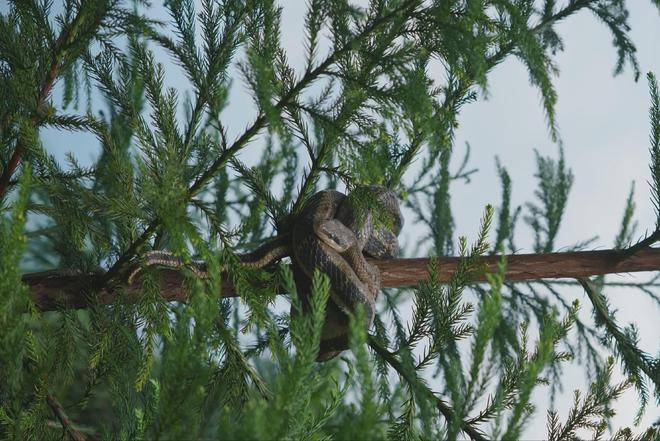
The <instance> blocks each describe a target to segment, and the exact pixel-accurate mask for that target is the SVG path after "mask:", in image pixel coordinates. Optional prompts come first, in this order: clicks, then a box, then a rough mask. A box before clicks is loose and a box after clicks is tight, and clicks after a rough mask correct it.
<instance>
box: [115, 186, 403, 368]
mask: <svg viewBox="0 0 660 441" xmlns="http://www.w3.org/2000/svg"><path fill="white" fill-rule="evenodd" d="M367 189H368V191H369V192H370V193H371V195H372V196H375V199H376V200H377V201H378V204H379V207H380V208H381V210H384V211H386V212H387V213H382V212H376V211H375V210H365V212H361V213H355V212H354V209H353V208H352V204H351V203H350V201H349V197H347V196H346V195H344V194H342V193H340V192H338V191H334V190H324V191H320V192H318V193H316V194H315V195H314V196H312V197H311V198H310V199H309V201H308V202H307V204H306V205H305V207H304V208H303V210H302V213H301V214H300V216H298V218H297V219H296V220H295V222H294V226H293V232H292V234H291V235H286V236H279V237H277V238H275V239H274V240H272V241H270V242H267V243H266V244H264V245H262V246H261V247H259V248H258V249H257V250H256V251H254V252H252V253H248V254H243V255H240V256H239V257H240V260H241V262H242V264H243V265H245V266H249V267H256V268H261V267H265V266H267V265H269V264H271V263H273V262H275V261H277V260H279V259H281V258H282V257H285V256H291V259H292V261H293V267H294V276H295V279H296V287H297V290H298V293H299V295H300V297H301V300H302V303H303V309H306V308H308V307H309V302H308V299H309V296H310V295H311V286H312V278H313V275H314V270H315V269H319V270H320V271H321V272H323V273H324V274H326V275H327V276H328V277H329V279H330V288H331V291H330V299H331V300H330V302H329V303H328V306H327V309H326V321H325V323H324V326H323V331H322V335H321V344H320V350H319V355H318V358H317V360H318V361H326V360H329V359H331V358H334V357H336V356H337V355H338V354H339V353H341V352H342V351H343V350H345V349H347V348H348V316H347V313H350V312H353V311H355V310H356V308H357V307H358V305H363V307H364V312H365V319H366V320H365V326H366V327H367V328H369V327H371V325H372V323H373V319H374V315H375V301H376V296H377V295H378V292H379V290H380V273H379V271H378V268H377V267H376V266H374V265H372V264H370V263H369V262H368V261H367V260H366V258H365V257H367V256H368V257H371V258H375V259H387V258H391V257H394V256H395V255H396V254H397V252H398V250H399V244H398V241H397V236H398V234H399V232H400V231H401V228H402V227H403V216H402V215H401V211H400V209H399V202H398V200H397V198H396V195H395V194H394V193H393V192H392V191H390V190H388V189H386V188H385V187H381V186H375V185H373V186H369V187H367ZM383 216H386V217H387V216H389V217H390V218H391V221H392V222H391V223H390V224H389V225H388V223H387V222H383V221H381V222H379V219H380V218H382V217H383ZM145 258H146V261H145V264H146V265H147V266H149V265H160V266H165V267H170V268H181V267H182V266H184V263H183V262H182V261H181V260H180V259H179V258H177V257H175V256H174V255H172V254H171V253H169V252H167V251H151V252H149V253H147V254H146V256H145ZM205 266H206V265H205V263H204V262H200V261H195V262H193V263H192V265H188V267H189V268H191V269H192V270H193V271H194V272H195V273H196V274H197V275H198V276H200V277H207V276H208V274H207V273H206V271H205ZM141 267H142V266H138V267H136V268H135V269H134V270H133V271H132V272H131V273H130V274H129V276H128V282H129V283H131V282H132V281H133V279H134V277H135V276H136V274H138V273H139V272H140V271H141ZM291 313H292V314H295V312H294V310H293V309H292V311H291Z"/></svg>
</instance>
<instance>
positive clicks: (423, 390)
mask: <svg viewBox="0 0 660 441" xmlns="http://www.w3.org/2000/svg"><path fill="white" fill-rule="evenodd" d="M369 346H371V348H372V349H373V350H374V351H376V353H377V354H378V355H380V356H381V357H382V358H383V360H385V361H386V362H387V364H389V365H390V366H391V367H392V368H393V369H394V370H395V371H397V373H398V374H399V375H400V376H401V377H402V378H403V379H404V380H405V381H406V382H407V383H408V384H410V386H411V387H412V389H413V390H414V391H415V392H416V393H419V394H424V395H425V396H426V398H428V399H430V400H431V401H433V402H434V403H435V406H436V407H437V409H438V411H440V413H441V414H442V415H443V416H444V417H445V418H446V419H447V422H451V421H452V420H453V418H454V409H452V408H451V406H449V405H448V404H447V403H445V402H444V401H443V400H442V399H441V398H440V397H438V396H437V395H436V394H434V393H433V391H431V390H430V389H429V388H428V387H426V386H425V385H424V384H423V383H422V382H421V381H420V380H419V378H417V375H416V374H414V373H413V374H412V375H411V373H410V371H409V369H406V368H405V367H404V366H403V364H401V362H400V361H399V360H398V359H397V358H396V356H395V355H394V354H392V353H391V352H390V351H388V350H387V349H385V348H383V347H382V346H381V345H380V344H378V342H377V341H376V340H375V339H374V338H369ZM461 430H463V432H465V433H466V434H467V435H468V436H469V437H470V438H471V439H472V440H474V441H486V440H487V439H488V438H487V437H486V435H485V434H484V433H483V432H482V431H481V430H479V429H477V428H476V427H475V426H474V425H473V424H470V423H469V422H466V421H462V422H461Z"/></svg>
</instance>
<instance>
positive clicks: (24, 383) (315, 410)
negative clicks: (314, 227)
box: [0, 0, 660, 440]
mask: <svg viewBox="0 0 660 441" xmlns="http://www.w3.org/2000/svg"><path fill="white" fill-rule="evenodd" d="M654 3H655V4H657V1H654ZM659 6H660V5H659ZM165 9H166V11H167V14H166V15H165V16H163V17H161V18H153V16H154V15H153V11H154V10H158V8H157V7H156V6H155V5H151V4H150V3H149V2H145V1H135V2H127V1H120V0H87V1H77V0H65V1H64V2H62V3H56V4H55V3H53V2H51V1H48V0H44V1H38V0H26V1H11V2H9V5H8V6H7V7H6V8H5V7H3V8H2V11H1V12H0V84H1V87H0V94H1V96H0V98H1V99H0V139H1V150H0V166H1V173H0V210H1V212H0V438H2V439H17V440H19V439H20V440H22V439H35V440H48V439H53V440H54V439H74V440H82V439H99V440H140V439H144V440H152V439H154V440H155V439H181V440H183V439H222V440H224V439H319V440H320V439H389V440H417V439H465V438H469V439H473V440H485V439H518V438H520V437H522V436H524V434H525V428H526V424H527V423H528V422H529V421H530V418H531V416H532V415H533V414H535V413H538V412H546V411H547V412H548V413H547V418H548V423H547V429H548V432H547V434H546V436H547V437H548V438H550V439H553V440H560V439H575V438H576V437H593V438H596V439H604V438H610V437H614V438H615V439H657V438H655V437H657V436H658V428H657V426H655V427H649V428H642V427H632V425H633V423H635V421H631V422H630V423H631V427H632V428H627V427H623V428H613V427H610V426H608V423H609V422H610V419H611V417H612V416H613V415H614V413H615V409H616V399H617V398H618V397H619V396H620V395H621V393H622V392H623V391H624V390H626V389H628V388H634V389H635V390H636V391H637V394H638V397H639V403H640V406H639V412H638V419H639V418H641V417H642V415H643V414H644V411H645V409H646V407H647V406H648V404H649V403H653V402H655V403H658V400H660V362H659V361H658V359H657V358H655V357H654V355H652V354H648V353H645V352H644V351H642V350H641V349H640V348H639V347H638V344H637V342H638V335H637V330H636V328H635V326H634V324H631V325H626V324H623V323H621V322H620V321H619V320H618V319H617V316H616V314H615V311H613V310H612V308H611V307H610V306H609V304H608V299H607V291H608V288H609V287H610V286H611V285H613V283H612V282H610V281H609V280H608V278H606V277H598V278H592V279H582V280H578V281H571V280H563V281H543V280H539V281H535V282H531V283H530V282H525V283H511V282H507V280H506V279H505V277H504V274H505V268H506V263H507V262H506V259H504V258H503V259H502V260H501V263H500V265H499V268H498V271H496V272H495V273H493V274H489V275H488V282H487V283H484V284H473V283H471V276H472V275H474V274H475V273H476V272H478V271H480V266H479V264H478V262H479V259H478V258H479V257H480V256H482V255H486V254H489V253H490V254H492V253H496V252H497V253H500V252H505V251H511V252H515V251H516V250H517V247H516V245H514V240H515V237H514V231H515V227H516V225H518V224H519V223H520V222H521V221H523V222H526V223H527V224H528V225H529V226H530V227H531V228H532V229H533V231H534V232H535V236H534V237H535V239H534V243H533V244H527V245H528V247H530V248H533V249H534V250H535V251H536V252H551V251H555V250H556V249H557V248H558V247H559V244H558V241H557V234H558V231H559V230H560V227H561V225H562V223H564V222H570V219H564V211H565V207H566V203H567V200H568V197H569V195H570V190H571V186H572V183H573V174H572V172H571V170H570V168H569V165H568V164H567V163H566V162H565V160H564V156H563V150H561V149H560V150H559V155H558V158H557V159H555V158H552V157H545V156H542V155H541V154H540V153H537V154H536V158H537V172H536V177H537V179H538V190H537V191H536V193H535V197H536V199H535V200H534V201H531V202H529V203H528V204H527V205H525V206H523V207H514V206H512V202H511V193H512V191H513V188H514V186H513V184H512V182H511V179H510V177H509V174H508V172H507V169H506V164H499V163H498V164H497V167H498V171H499V176H500V177H501V185H502V196H503V197H502V201H501V203H500V204H499V206H498V207H497V208H493V207H491V206H487V207H486V208H485V209H484V215H483V218H482V220H481V223H480V228H479V231H477V232H476V234H475V239H474V240H472V241H470V240H468V239H466V238H465V237H460V238H458V239H457V238H456V237H455V233H456V232H461V233H463V232H464V231H462V228H461V226H460V225H456V224H455V222H454V218H453V216H452V204H451V186H452V183H453V182H455V181H456V180H467V181H469V177H470V175H471V174H472V173H473V172H474V170H471V169H470V166H469V155H467V156H466V157H465V160H464V161H463V164H462V166H461V167H460V168H459V169H458V170H453V169H451V168H450V164H451V162H450V159H451V158H452V154H453V141H454V131H455V129H456V127H457V124H458V120H459V114H460V110H461V108H462V107H463V106H464V105H465V104H466V103H469V102H473V101H475V100H476V99H477V98H478V94H479V93H480V92H483V91H486V90H487V87H488V76H489V73H490V72H491V71H492V69H493V68H494V67H495V66H497V65H498V64H499V63H501V62H502V61H503V60H505V59H506V58H509V57H515V58H517V59H518V60H520V62H522V63H523V64H524V65H525V66H526V68H527V70H528V72H529V78H530V81H531V83H532V84H533V85H534V86H535V87H537V88H538V90H539V93H540V96H541V106H542V108H543V110H544V112H545V117H546V120H547V126H548V130H549V136H550V138H551V139H553V140H555V141H556V140H558V139H559V138H558V137H559V128H558V127H557V124H556V113H555V104H556V101H557V94H556V91H555V89H554V86H553V76H554V75H555V73H556V69H555V64H554V57H555V56H556V54H557V52H559V51H561V50H562V49H563V45H564V43H563V41H562V38H561V36H560V35H559V34H558V33H557V31H556V26H557V24H558V23H560V22H562V21H564V20H565V19H567V18H569V17H571V16H573V15H576V14H591V15H594V16H595V17H596V18H597V19H598V20H599V21H600V22H602V23H603V24H604V25H605V26H606V27H607V29H608V30H609V31H610V32H611V35H612V42H613V46H614V49H615V51H616V54H617V62H616V65H615V68H614V70H615V73H620V72H622V71H624V69H629V70H631V71H632V74H633V75H634V76H635V78H636V77H638V76H639V75H640V72H639V67H638V64H637V61H636V57H635V46H634V44H633V42H632V41H631V39H630V37H629V30H630V29H629V25H628V12H627V9H626V2H625V1H624V0H567V1H561V2H560V1H555V0H543V1H533V0H437V1H433V0H431V1H422V0H371V1H369V2H366V1H365V2H350V1H348V0H309V1H307V2H306V3H305V10H304V21H305V22H304V30H305V32H304V36H302V42H301V44H300V46H299V47H298V48H297V49H296V50H297V51H298V52H297V53H296V54H295V56H296V57H297V56H298V55H299V54H304V56H303V58H302V59H303V60H304V64H303V65H302V66H298V65H294V63H292V62H291V61H290V59H291V58H293V57H292V55H294V54H292V53H290V52H287V50H285V49H284V47H283V45H282V37H281V33H282V26H283V25H282V20H283V17H282V8H281V7H280V6H279V5H278V3H277V2H275V1H274V0H215V1H213V0H201V1H199V2H193V1H191V0H172V1H168V2H166V3H165ZM180 73H183V74H184V75H185V79H186V82H185V84H184V83H179V84H178V86H179V88H173V87H170V85H171V84H173V82H172V77H173V76H174V75H178V74H180ZM648 83H649V85H650V100H651V110H650V119H651V125H650V126H651V129H650V131H651V137H650V156H651V158H650V169H651V178H650V179H649V182H650V186H651V203H653V204H654V205H655V208H656V211H657V212H658V219H659V220H658V222H657V224H656V225H652V226H649V229H650V230H651V231H653V232H652V233H651V234H649V235H648V236H647V237H646V238H644V239H642V240H640V241H639V242H637V243H634V241H635V239H636V237H637V236H636V233H635V225H636V224H635V222H634V220H633V219H634V208H635V207H634V204H633V202H632V201H633V199H632V191H631V197H630V198H629V199H628V201H627V204H626V209H625V213H624V217H623V220H622V225H621V230H620V233H619V235H618V236H617V238H616V243H615V244H614V245H615V247H616V248H618V249H621V250H622V253H623V254H626V253H627V254H629V255H631V254H633V253H634V252H636V251H639V250H640V249H642V248H646V247H648V246H650V245H652V244H653V243H655V242H656V241H657V240H658V239H659V238H660V232H659V231H660V230H659V226H660V208H659V207H658V205H659V200H660V196H659V195H660V94H659V92H658V85H657V81H656V79H655V77H654V76H653V75H652V74H649V75H648ZM237 89H241V90H243V91H247V93H249V96H250V97H251V99H252V101H251V102H245V101H240V100H241V99H242V98H240V94H237V92H236V91H237ZM237 95H238V96H239V98H238V99H239V101H238V102H237V101H236V99H237V98H236V96H237ZM239 108H240V109H241V110H242V111H244V112H252V113H251V115H252V116H251V119H250V122H249V124H248V125H247V127H231V126H230V125H229V123H228V120H229V119H230V118H228V113H229V112H235V111H236V109H239ZM45 129H50V130H52V129H57V130H59V131H61V132H63V133H71V135H70V137H69V138H67V139H71V140H72V141H71V146H70V148H71V150H72V151H73V152H74V153H73V154H70V155H69V156H68V157H67V158H66V160H64V161H63V160H61V159H59V158H58V157H56V156H55V153H56V150H57V149H49V148H46V147H45V145H44V143H43V139H44V138H43V131H44V130H45ZM94 145H96V146H98V148H97V149H96V150H92V149H91V147H92V146H94ZM57 148H60V147H59V146H58V147H57ZM90 152H91V153H90ZM90 157H93V159H91V160H90V159H89V158H90ZM255 158H256V159H255ZM641 179H643V178H641ZM367 184H379V185H386V186H388V187H389V188H391V189H393V190H394V191H396V192H397V193H398V194H399V195H400V198H401V200H402V203H403V206H404V208H405V212H406V214H407V223H408V224H409V225H410V224H416V225H417V226H418V228H420V229H421V230H423V231H425V232H426V234H427V236H425V237H419V238H417V239H416V240H415V242H416V243H418V244H420V245H419V246H417V247H416V248H410V249H407V250H406V253H408V255H414V256H426V255H434V256H443V255H449V254H457V255H460V256H461V257H462V259H461V263H460V264H459V267H458V269H457V271H456V273H455V274H454V276H453V278H452V280H451V282H450V283H449V284H441V283H439V281H438V268H437V266H436V265H433V264H432V265H430V266H429V271H430V277H429V279H428V280H427V281H425V282H423V283H422V284H420V286H419V287H417V288H415V289H386V290H383V292H381V294H380V297H379V301H378V315H377V317H376V319H375V324H374V326H373V327H372V328H371V329H370V330H369V331H366V330H365V329H363V327H362V326H360V325H359V324H360V323H364V319H363V317H362V314H363V311H360V310H358V311H357V312H356V313H355V316H353V317H351V318H350V319H351V333H350V335H351V338H350V346H351V350H350V351H347V352H345V353H344V354H343V355H342V356H341V357H338V358H337V359H334V360H333V361H330V362H328V363H323V364H320V363H316V362H315V358H316V355H317V352H318V347H319V341H320V337H321V328H322V324H323V317H324V316H325V310H326V304H327V300H328V297H329V291H330V284H329V281H328V278H327V277H326V276H325V275H324V274H322V273H320V272H317V273H316V275H315V276H314V278H313V283H312V285H313V286H312V288H311V299H308V301H307V302H308V303H309V308H303V307H302V304H303V302H302V301H301V299H300V298H299V297H298V295H297V294H296V293H297V289H296V284H295V282H294V278H293V274H292V272H291V268H290V266H289V263H288V262H287V261H284V262H281V263H280V264H279V265H276V266H271V267H268V268H266V269H263V270H255V269H248V268H245V267H243V266H241V265H240V262H239V260H238V258H237V256H236V253H239V252H243V251H248V250H252V249H255V248H256V247H257V246H259V245H260V244H262V243H263V242H264V241H266V240H268V239H269V238H272V237H274V236H276V235H278V234H279V235H282V234H286V233H288V232H290V230H291V228H292V225H293V219H295V216H296V215H297V214H299V213H300V212H301V210H302V209H303V207H304V205H305V202H306V200H307V199H308V198H309V197H310V196H311V195H313V194H314V193H315V192H317V191H318V190H320V189H325V188H336V189H339V190H342V191H343V190H353V189H355V188H360V186H361V185H367ZM622 202H623V201H622ZM358 203H359V200H358ZM493 224H495V225H493ZM489 237H491V241H490V242H489ZM587 239H589V238H587ZM592 244H593V242H592V241H590V240H586V241H585V242H583V243H581V244H577V245H575V248H576V249H578V248H584V247H587V246H590V245H592ZM153 249H158V250H170V251H171V252H173V253H174V254H175V255H176V256H177V257H179V258H181V259H182V261H184V262H190V261H192V260H193V259H202V260H204V261H205V262H207V268H208V270H209V272H210V277H208V278H205V279H202V278H200V277H198V275H197V274H196V273H195V272H194V271H190V270H189V269H187V268H186V267H184V268H182V269H181V271H182V272H183V273H184V275H185V280H186V284H185V289H186V292H187V301H186V302H167V301H166V300H164V299H163V297H162V295H161V293H162V290H163V289H165V288H163V286H161V284H160V279H159V271H158V269H157V268H153V267H145V268H144V269H143V272H142V274H141V276H140V280H141V294H140V295H139V296H133V295H130V296H129V295H128V293H124V295H122V294H121V286H122V283H125V280H126V279H125V278H126V276H127V272H128V271H129V270H130V268H131V266H132V265H135V264H136V262H139V261H140V258H141V256H143V255H144V253H145V252H147V251H149V250H153ZM221 268H227V273H228V277H229V278H230V280H231V282H232V283H233V285H234V287H235V289H236V292H237V293H238V294H239V296H240V299H226V298H220V297H219V295H218V293H219V292H220V291H221V289H223V286H224V285H223V281H222V277H223V276H222V275H221ZM52 269H56V270H57V271H58V272H61V273H63V274H90V273H94V274H97V275H100V276H99V277H98V278H96V279H94V280H95V281H96V282H95V283H94V284H91V285H89V286H85V287H82V288H81V289H83V290H84V295H85V296H86V297H87V298H88V300H89V305H90V306H89V307H88V308H85V309H80V310H76V309H72V308H71V307H70V305H67V304H66V302H62V303H61V304H60V305H58V308H57V310H56V311H52V312H41V311H39V308H38V305H37V304H36V303H35V300H34V298H33V297H32V296H31V293H30V290H29V289H28V287H27V286H26V285H25V284H23V283H22V276H23V274H25V273H27V272H31V271H43V270H52ZM617 283H618V285H622V284H623V285H625V283H622V282H617ZM658 283H659V282H658V277H653V278H652V279H651V280H649V281H648V282H635V283H630V284H629V285H630V289H637V290H639V291H640V292H641V293H644V294H645V295H648V296H650V297H651V298H652V299H653V300H654V301H655V302H656V303H660V297H659V296H658V291H657V287H658ZM110 286H112V287H117V291H116V292H118V293H119V294H118V295H117V298H115V299H114V300H113V302H112V304H110V305H107V302H101V301H100V299H99V298H98V293H99V292H101V290H103V289H105V288H107V287H110ZM583 293H586V297H584V298H585V299H588V300H589V301H588V302H587V304H585V305H580V304H579V302H578V301H577V300H576V301H571V299H573V298H575V297H576V294H578V295H581V296H582V295H583ZM280 294H285V296H279V295H280ZM278 296H279V297H278ZM276 299H277V300H276ZM409 299H412V303H411V302H409V301H408V300H409ZM289 305H291V311H293V313H291V314H290V313H289ZM580 308H582V310H586V311H588V312H592V313H593V320H592V319H590V318H589V317H588V314H586V315H585V314H581V313H580ZM303 309H304V310H303ZM572 359H577V362H578V363H579V364H580V365H581V366H584V371H585V384H586V385H587V386H585V389H584V392H580V391H576V392H575V394H574V404H573V407H572V408H571V409H570V411H569V413H568V414H567V415H564V414H562V413H560V412H558V411H556V410H555V409H554V408H551V409H543V408H541V409H537V408H536V406H535V405H534V401H533V396H532V394H533V393H534V392H535V391H538V390H544V391H549V392H550V393H551V394H552V395H553V396H554V395H555V393H558V392H559V390H560V389H561V388H562V372H563V369H564V368H565V365H566V363H567V362H568V361H569V360H572ZM617 366H620V367H621V370H622V372H623V373H624V375H625V377H626V378H625V379H624V380H623V381H622V382H619V383H615V384H613V380H612V376H613V375H614V374H613V372H614V370H615V369H616V368H617ZM589 384H590V385H589ZM535 435H536V436H537V437H538V436H542V435H540V434H535Z"/></svg>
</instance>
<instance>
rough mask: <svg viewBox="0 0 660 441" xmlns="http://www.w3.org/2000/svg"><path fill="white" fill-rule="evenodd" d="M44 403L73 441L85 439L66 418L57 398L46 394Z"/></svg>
mask: <svg viewBox="0 0 660 441" xmlns="http://www.w3.org/2000/svg"><path fill="white" fill-rule="evenodd" d="M46 402H47V403H48V405H49V406H50V408H51V410H52V411H53V413H54V414H55V416H56V417H57V419H58V420H60V423H61V424H62V427H63V428H64V430H65V431H66V432H67V433H68V434H69V436H71V439H72V440H74V441H85V437H84V436H83V435H82V434H81V433H80V432H78V430H77V429H76V428H75V427H74V426H73V423H72V422H71V420H70V419H69V417H68V416H66V413H65V412H64V408H63V407H62V405H61V404H60V402H59V401H57V398H55V397H54V396H53V395H51V394H48V395H46Z"/></svg>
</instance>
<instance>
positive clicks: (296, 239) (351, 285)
mask: <svg viewBox="0 0 660 441" xmlns="http://www.w3.org/2000/svg"><path fill="white" fill-rule="evenodd" d="M369 190H370V191H371V192H372V193H373V194H374V195H375V196H376V197H377V200H378V201H379V202H380V204H381V206H382V207H383V208H385V209H386V210H387V211H388V212H389V214H390V215H391V216H392V217H393V221H394V222H393V223H394V225H393V226H392V227H391V228H392V231H390V230H389V229H388V228H387V227H385V226H384V225H380V226H379V227H376V224H377V222H376V221H375V219H374V215H375V213H372V212H366V213H354V212H353V210H352V209H351V205H350V204H349V203H348V199H347V197H346V196H345V195H343V194H342V193H339V192H337V191H333V190H326V191H321V192H319V193H317V194H315V195H314V196H312V198H310V200H309V201H308V203H307V205H306V206H305V209H304V210H303V213H302V214H301V216H300V217H299V218H298V219H297V221H296V224H295V228H294V230H293V240H292V248H293V255H292V259H293V263H294V275H295V277H296V286H297V288H298V291H299V293H300V294H301V298H302V299H303V306H305V299H306V297H308V296H309V294H310V288H311V285H312V283H311V278H312V277H313V274H314V270H315V269H319V270H320V271H321V272H323V273H325V274H326V275H327V276H328V277H329V278H330V286H331V291H330V298H331V302H329V304H328V307H327V310H326V321H325V324H324V327H323V332H322V335H321V345H320V350H319V355H318V358H317V360H318V361H326V360H329V359H331V358H334V357H335V356H337V355H338V354H339V353H341V352H342V351H343V350H345V349H347V348H348V316H347V314H346V313H350V312H352V311H355V309H356V308H357V307H358V305H363V306H364V312H365V319H366V320H365V321H366V323H365V326H366V327H367V328H369V327H370V326H371V324H372V323H373V319H374V315H375V301H376V296H377V295H378V292H379V291H380V273H379V271H378V268H377V267H375V266H374V265H372V264H370V263H369V262H367V260H366V259H365V255H366V256H370V257H373V258H377V259H384V258H389V257H394V256H395V255H396V253H397V252H398V248H399V246H398V242H397V239H396V236H397V235H398V234H399V232H400V231H401V228H402V226H403V217H402V215H401V211H400V210H399V203H398V200H397V198H396V196H395V195H394V193H392V192H391V191H389V190H387V189H386V188H384V187H379V186H371V187H369ZM358 214H359V215H360V216H358ZM292 312H293V310H292Z"/></svg>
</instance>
